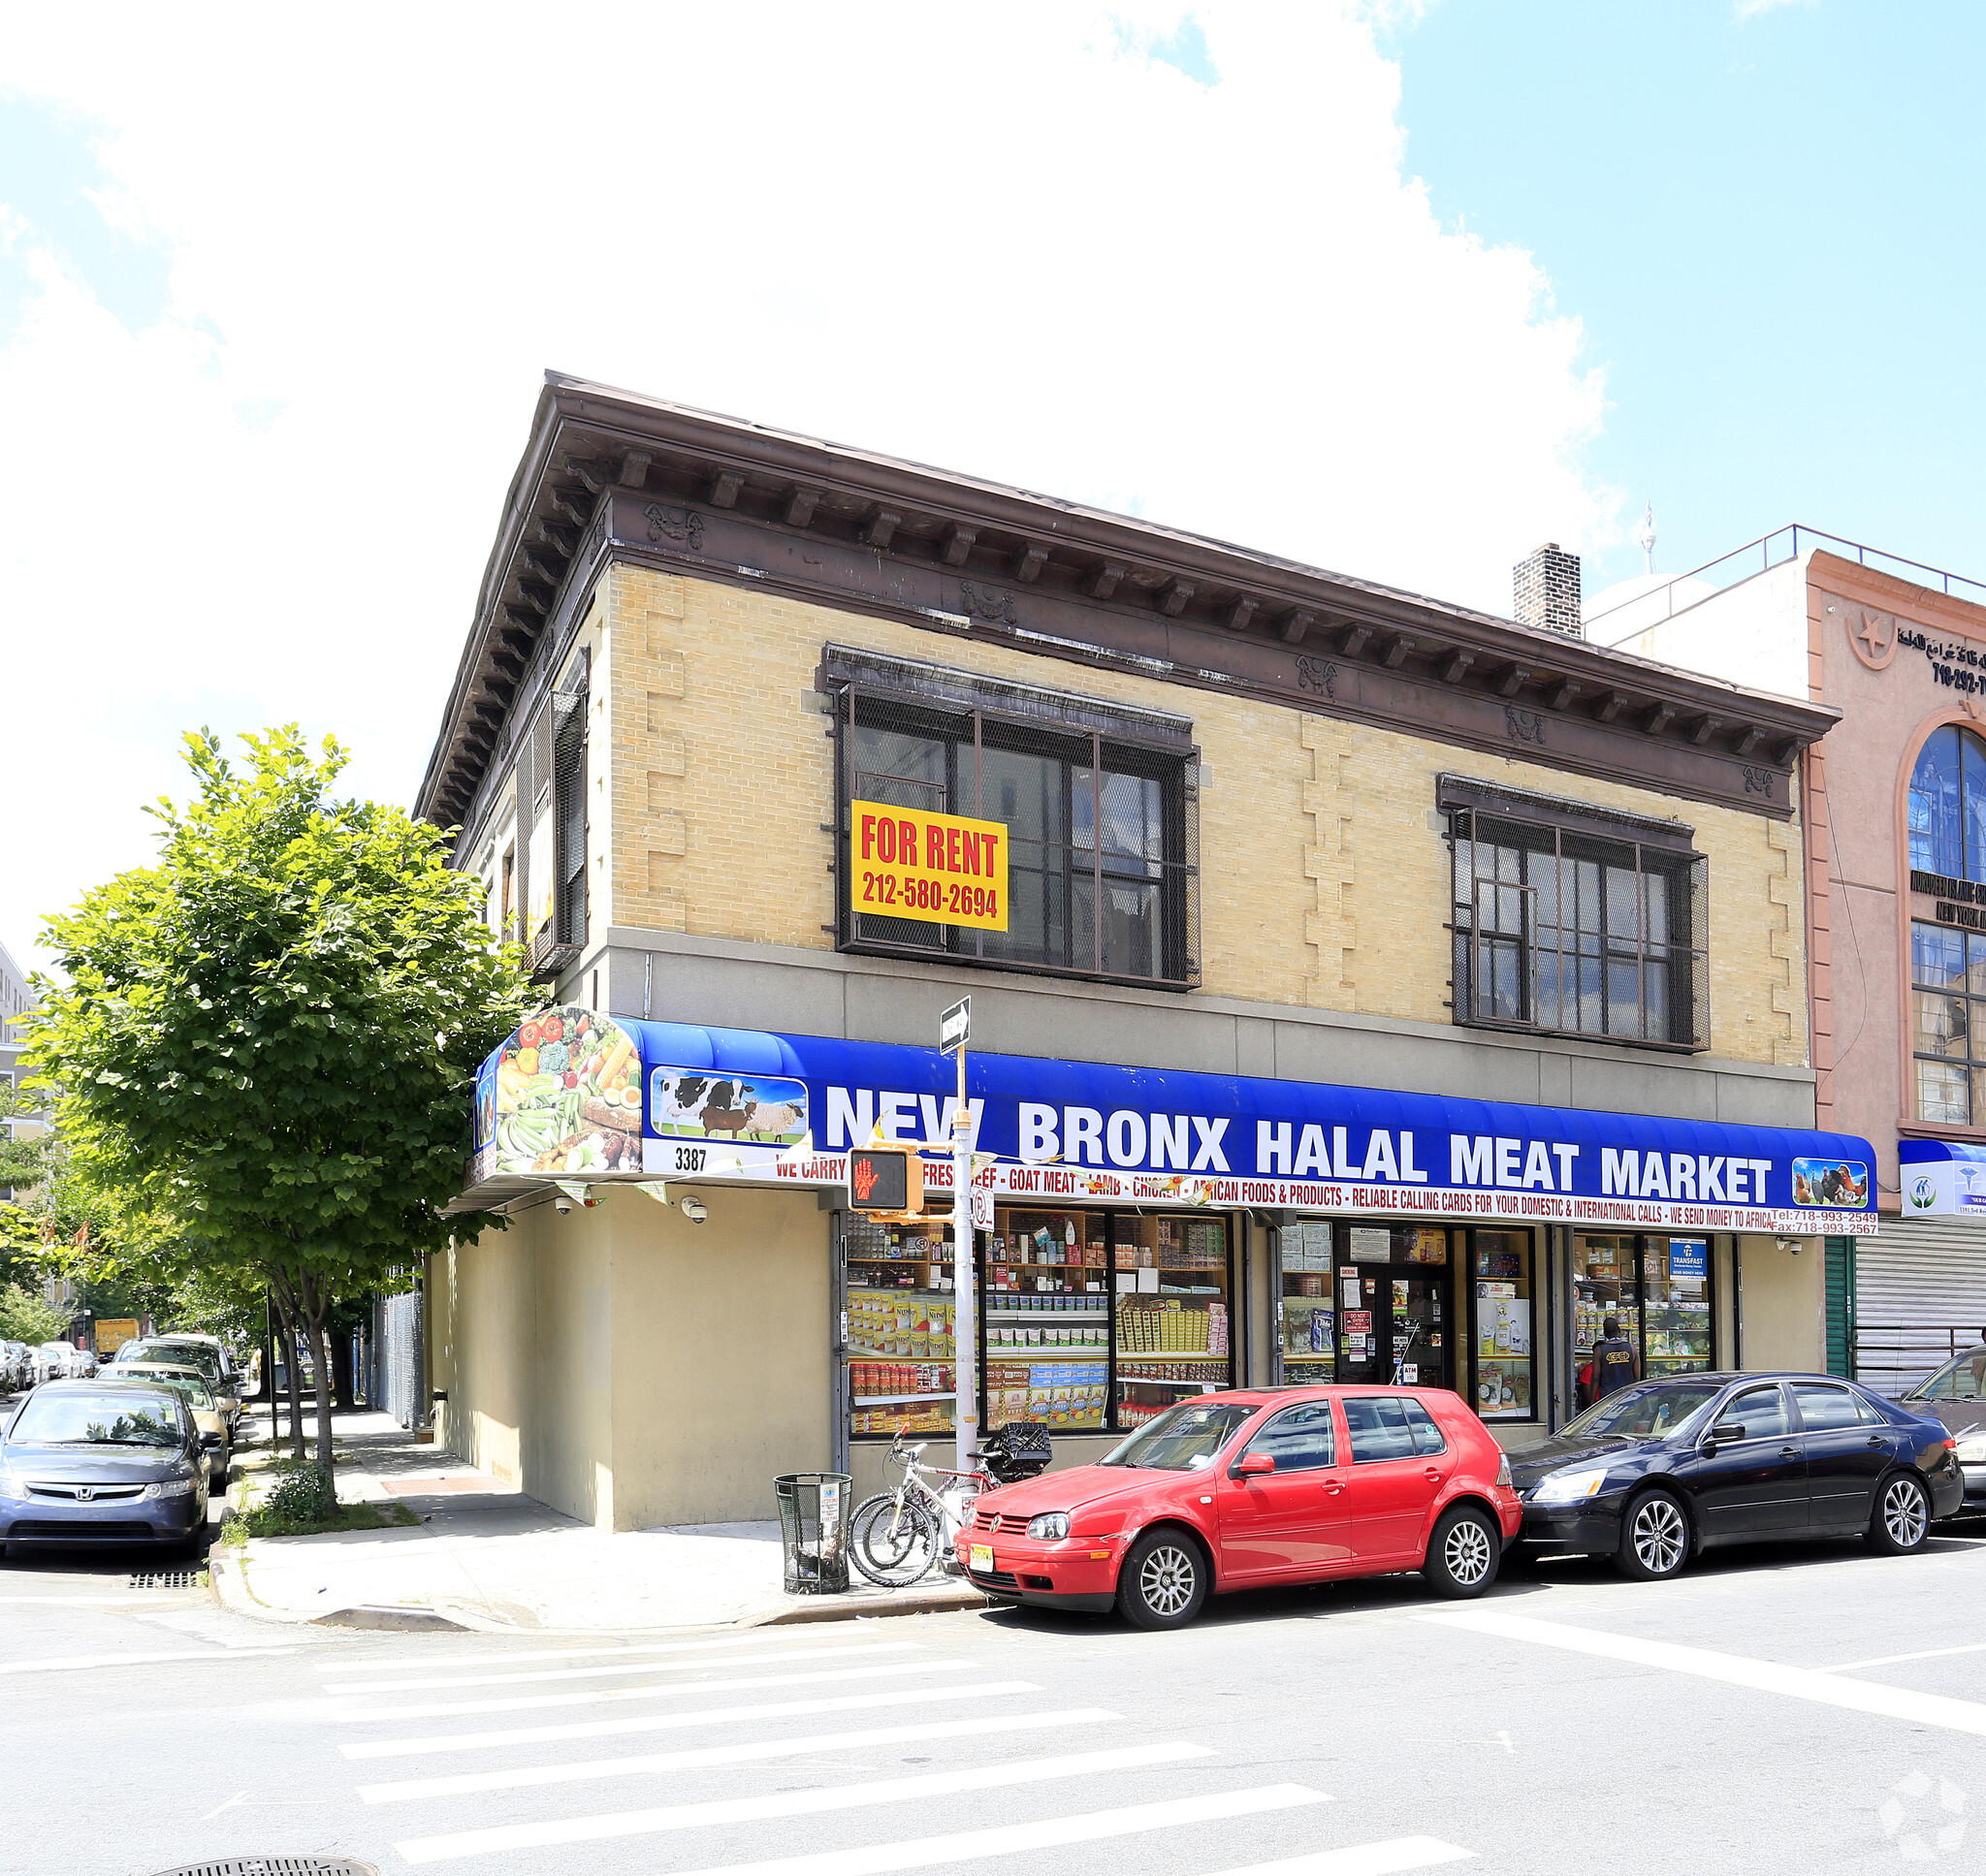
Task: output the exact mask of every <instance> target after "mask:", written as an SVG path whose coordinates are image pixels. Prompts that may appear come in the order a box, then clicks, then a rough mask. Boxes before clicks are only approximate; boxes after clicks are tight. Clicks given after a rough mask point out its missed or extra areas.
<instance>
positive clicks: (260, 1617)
mask: <svg viewBox="0 0 1986 1876" xmlns="http://www.w3.org/2000/svg"><path fill="white" fill-rule="evenodd" d="M217 1549H218V1546H216V1551H217ZM247 1565H248V1559H247V1558H246V1557H245V1556H234V1555H229V1556H225V1557H224V1556H221V1555H218V1554H214V1553H210V1554H209V1556H208V1571H207V1588H208V1595H209V1596H210V1597H211V1598H212V1599H213V1601H214V1602H215V1604H216V1605H218V1606H220V1607H221V1608H224V1609H227V1610H228V1611H230V1612H231V1613H232V1614H235V1615H245V1616H248V1617H251V1618H252V1619H253V1620H255V1621H258V1622H269V1623H273V1624H274V1625H276V1626H277V1627H280V1628H291V1629H295V1628H336V1629H371V1630H380V1631H394V1632H398V1633H402V1634H410V1633H417V1632H421V1631H433V1632H437V1633H450V1634H459V1635H469V1634H489V1635H537V1636H573V1635H585V1636H595V1635H609V1634H611V1635H680V1634H686V1633H689V1632H693V1631H696V1630H704V1629H709V1630H722V1629H769V1628H783V1627H787V1626H790V1625H793V1624H797V1623H812V1622H867V1621H873V1620H875V1619H876V1618H878V1617H880V1616H887V1615H945V1614H950V1613H952V1612H954V1611H956V1610H960V1609H985V1608H991V1607H993V1606H994V1602H993V1599H992V1598H991V1597H988V1596H984V1595H981V1594H980V1592H979V1591H977V1590H976V1589H969V1588H967V1587H965V1586H964V1585H962V1584H960V1585H952V1586H946V1587H934V1588H932V1589H930V1590H927V1591H923V1592H914V1591H913V1592H912V1593H910V1594H906V1595H898V1596H889V1597H876V1598H873V1599H871V1598H868V1597H859V1596H848V1597H841V1596H821V1597H811V1596H810V1597H793V1598H791V1599H789V1600H788V1602H787V1604H786V1605H785V1606H782V1607H776V1608H769V1609H759V1610H755V1611H753V1613H751V1614H749V1615H738V1616H732V1617H730V1618H729V1619H728V1620H720V1621H714V1622H671V1623H665V1624H664V1623H645V1624H635V1623H629V1624H626V1625H623V1626H617V1627H615V1628H613V1629H611V1630H608V1629H558V1628H550V1627H546V1628H534V1629H527V1628H523V1627H520V1626H519V1624H517V1623H516V1622H513V1621H510V1620H507V1619H506V1618H504V1617H503V1616H500V1615H498V1614H497V1613H495V1612H494V1611H493V1610H490V1609H486V1608H483V1607H480V1606H467V1605H464V1604H459V1603H451V1604H450V1605H449V1606H448V1610H447V1612H446V1613H445V1614H444V1613H443V1612H442V1610H440V1609H438V1608H433V1607H432V1606H428V1605H425V1604H376V1603H375V1604H359V1605H356V1606H347V1607H341V1608H334V1609H328V1610H326V1611H324V1612H323V1613H321V1614H315V1613H306V1612H304V1610H301V1609H278V1608H272V1607H271V1606H269V1605H268V1604H267V1603H265V1602H264V1601H263V1600H262V1599H261V1598H260V1597H259V1596H257V1595H256V1593H255V1590H254V1587H253V1585H252V1584H251V1583H250V1582H249V1580H248V1568H247Z"/></svg>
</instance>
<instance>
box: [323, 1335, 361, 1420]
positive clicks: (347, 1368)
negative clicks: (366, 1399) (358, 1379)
mask: <svg viewBox="0 0 1986 1876" xmlns="http://www.w3.org/2000/svg"><path fill="white" fill-rule="evenodd" d="M329 1333H330V1335H331V1373H332V1379H333V1380H334V1381H335V1382H336V1383H337V1404H338V1406H339V1407H340V1408H341V1409H343V1411H344V1412H346V1413H347V1414H349V1413H350V1412H351V1411H352V1410H353V1409H354V1408H356V1407H357V1406H358V1404H359V1403H358V1402H357V1401H356V1400H355V1399H354V1398H353V1396H352V1338H351V1336H350V1334H349V1333H348V1332H346V1331H344V1330H332V1331H329Z"/></svg>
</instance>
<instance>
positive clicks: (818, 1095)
mask: <svg viewBox="0 0 1986 1876" xmlns="http://www.w3.org/2000/svg"><path fill="white" fill-rule="evenodd" d="M538 1020H539V1023H540V1024H541V1025H545V1024H547V1023H548V1022H549V1021H550V1020H558V1021H559V1022H560V1027H561V1041H557V1042H554V1043H552V1044H551V1045H550V1047H549V1049H548V1050H547V1052H546V1053H547V1054H548V1055H549V1054H550V1052H551V1051H553V1050H559V1051H563V1048H564V1041H563V1038H564V1037H565V1036H566V1035H567V1034H569V1032H570V1031H571V1030H573V1029H575V1028H584V1029H586V1030H587V1032H588V1034H589V1035H590V1036H591V1037H592V1038H593V1039H592V1040H591V1041H583V1042H581V1043H579V1044H576V1045H575V1047H577V1048H580V1049H584V1050H588V1051H593V1053H592V1054H584V1055H575V1056H574V1058H573V1059H574V1060H575V1061H577V1062H580V1063H582V1064H584V1063H586V1062H590V1061H597V1060H600V1059H602V1058H605V1057H607V1055H608V1050H609V1044H608V1042H607V1039H606V1038H607V1036H608V1035H610V1034H611V1035H612V1036H613V1037H614V1038H616V1040H615V1041H614V1042H613V1043H612V1045H611V1047H612V1049H613V1051H614V1055H613V1065H614V1072H615V1074H616V1076H631V1073H632V1070H631V1068H630V1067H629V1066H628V1062H629V1061H631V1059H633V1058H638V1060H639V1064H640V1075H641V1096H642V1097H641V1101H640V1127H641V1137H640V1150H639V1157H640V1162H641V1163H640V1168H639V1170H640V1171H642V1172H643V1173H645V1174H647V1175H648V1176H650V1177H654V1176H657V1175H659V1176H662V1177H679V1178H680V1177H695V1176H699V1175H705V1174H708V1173H710V1172H712V1171H721V1172H722V1173H724V1174H726V1175H729V1176H751V1175H752V1174H753V1172H754V1171H755V1170H764V1171H765V1172H766V1173H767V1174H768V1176H774V1175H776V1176H780V1177H785V1178H788V1179H797V1180H799V1181H800V1182H801V1183H809V1184H836V1183H840V1181H839V1180H838V1179H837V1178H836V1176H835V1166H834V1163H833V1161H834V1160H835V1156H837V1155H845V1154H846V1152H847V1151H848V1149H849V1147H850V1146H860V1145H863V1144H866V1143H867V1142H868V1141H869V1140H870V1139H871V1138H872V1137H873V1136H874V1134H875V1133H876V1131H877V1130H878V1129H881V1131H882V1132H883V1133H885V1134H886V1135H887V1136H888V1137H890V1138H893V1139H896V1140H900V1141H905V1142H909V1143H916V1144H920V1145H923V1146H925V1147H927V1148H929V1149H930V1150H931V1151H932V1152H933V1153H934V1154H936V1153H939V1152H941V1151H945V1150H948V1147H949V1142H950V1137H951V1110H952V1108H953V1106H954V1105H955V1099H956V1086H957V1080H956V1069H955V1067H954V1065H953V1063H952V1061H951V1059H950V1058H949V1057H947V1056H944V1055H941V1054H940V1053H939V1052H938V1051H937V1050H936V1049H918V1048H911V1047H905V1046H901V1045H896V1044H890V1043H881V1042H849V1041H842V1040H838V1039H835V1038H832V1037H826V1036H810V1035H790V1034H782V1033H777V1032H772V1031H765V1030H737V1029H719V1028H711V1027H704V1026H700V1025H693V1024H683V1023H647V1022H636V1021H629V1020H626V1019H618V1020H617V1019H609V1018H603V1017H600V1016H598V1015H597V1014H594V1013H591V1012H585V1011H581V1010H576V1009H574V1010H568V1011H563V1012H551V1013H548V1018H546V1019H538ZM531 1029H532V1026H531V1025H527V1026H526V1028H525V1030H523V1031H520V1032H519V1035H518V1036H514V1037H512V1038H511V1041H510V1042H508V1043H506V1044H505V1046H504V1048H503V1049H501V1050H498V1051H497V1053H496V1054H495V1055H493V1056H492V1057H491V1059H490V1062H489V1063H487V1064H486V1065H485V1067H484V1075H483V1082H482V1083H481V1084H479V1095H480V1096H481V1098H479V1103H478V1106H479V1116H478V1129H477V1146H478V1150H479V1173H480V1172H482V1171H484V1170H488V1171H491V1172H496V1171H506V1172H511V1171H523V1170H526V1169H527V1168H526V1167H525V1166H524V1165H521V1164H517V1163H515V1161H516V1159H517V1157H518V1156H519V1155H520V1154H522V1152H523V1150H524V1149H525V1148H526V1147H530V1146H536V1145H538V1144H539V1143H540V1142H545V1141H547V1140H548V1138H549V1134H548V1129H546V1128H545V1127H542V1126H539V1127H535V1128H532V1129H525V1130H523V1131H522V1132H520V1131H518V1130H516V1125H517V1124H516V1121H515V1120H514V1119H512V1120H511V1121H510V1122H509V1123H508V1125H509V1127H510V1128H511V1129H512V1130H511V1131H510V1132H509V1134H508V1138H507V1142H499V1140H498V1138H497V1134H498V1131H499V1127H500V1126H501V1125H503V1124H504V1123H505V1114H506V1112H510V1113H512V1114H514V1113H515V1112H516V1111H517V1103H518V1102H521V1101H526V1100H527V1097H528V1098H529V1099H530V1100H543V1099H546V1098H551V1095H550V1093H548V1091H547V1090H546V1089H545V1088H544V1087H543V1084H544V1083H546V1082H547V1081H548V1080H550V1079H554V1078H556V1079H558V1080H560V1081H561V1082H562V1081H563V1080H564V1079H565V1075H569V1074H570V1073H571V1072H572V1070H571V1069H569V1068H568V1069H566V1070H565V1075H559V1076H557V1077H552V1076H548V1075H547V1073H546V1072H545V1070H544V1068H543V1067H542V1066H541V1065H540V1063H539V1060H538V1052H536V1051H532V1052H530V1053H529V1054H528V1055H527V1054H526V1053H525V1052H524V1050H523V1048H522V1046H521V1044H520V1038H521V1037H522V1036H524V1035H526V1034H527V1033H530V1032H531ZM622 1037H625V1045H626V1046H625V1047H624V1046H623V1044H622V1042H621V1041H620V1039H619V1038H622ZM556 1059H557V1060H558V1061H559V1062H560V1063H561V1067H563V1065H564V1064H565V1061H566V1056H565V1054H564V1053H562V1052H561V1053H560V1054H559V1055H558V1056H557V1058H556ZM527 1063H528V1064H529V1067H530V1069H531V1070H532V1073H530V1074H529V1075H527V1074H525V1073H524V1072H522V1067H521V1065H523V1064H527ZM499 1076H500V1085H499ZM520 1091H523V1092H520ZM631 1091H632V1083H631V1080H630V1081H629V1082H628V1085H627V1086H626V1087H625V1088H624V1089H621V1090H619V1091H613V1090H610V1091H608V1092H609V1093H610V1094H613V1093H616V1092H618V1093H619V1094H620V1096H621V1098H622V1099H623V1100H628V1099H630V1098H631ZM583 1093H584V1090H582V1089H566V1088H561V1089H560V1090H559V1091H557V1095H556V1098H557V1099H558V1100H559V1101H561V1102H562V1103H563V1107H562V1108H561V1113H562V1114H564V1115H568V1116H574V1117H575V1119H574V1126H575V1127H576V1128H578V1129H584V1126H585V1124H586V1122H587V1119H588V1117H589V1116H593V1117H594V1118H595V1119H597V1117H598V1116H599V1115H600V1114H602V1113H604V1114H605V1115H606V1116H607V1117H608V1119H609V1120H610V1121H612V1122H613V1123H614V1125H617V1126H622V1127H625V1128H626V1129H630V1130H631V1129H632V1126H633V1115H632V1112H631V1111H627V1112H626V1114H625V1119H622V1118H620V1116H621V1113H622V1110H621V1109H620V1108H618V1107H616V1106H614V1105H611V1104H610V1105H608V1106H607V1107H605V1108H602V1107H601V1106H599V1105H598V1103H589V1102H587V1101H586V1100H584V1099H581V1100H578V1101H575V1098H574V1097H575V1096H576V1095H582V1094H583ZM506 1096H507V1097H509V1098H510V1099H511V1101H512V1108H511V1109H510V1110H505V1109H504V1107H503V1101H504V1099H505V1098H506ZM967 1097H968V1099H969V1101H970V1103H971V1105H972V1110H973V1119H974V1147H975V1151H976V1153H977V1154H978V1155H980V1156H986V1158H985V1160H983V1161H981V1163H982V1165H984V1167H985V1171H984V1173H983V1175H982V1176H978V1177H981V1178H982V1182H983V1183H985V1184H986V1185H988V1186H989V1187H990V1188H991V1189H992V1190H993V1191H996V1192H1001V1193H1005V1194H1007V1195H1009V1196H1016V1197H1017V1196H1023V1195H1033V1196H1041V1197H1053V1198H1057V1199H1063V1200H1067V1199H1070V1198H1077V1197H1097V1198H1105V1199H1107V1198H1112V1197H1114V1198H1117V1199H1119V1200H1123V1201H1128V1202H1133V1203H1152V1204H1166V1203H1198V1204H1207V1203H1212V1204H1222V1205H1246V1206H1256V1207H1265V1208H1270V1209H1277V1208H1295V1209H1300V1210H1319V1211H1356V1212H1376V1213H1382V1214H1384V1213H1393V1214H1397V1215H1401V1216H1403V1217H1408V1216H1416V1215H1418V1216H1421V1217H1434V1216H1441V1217H1452V1216H1457V1215H1484V1216H1489V1217H1526V1218H1540V1219H1564V1220H1567V1221H1571V1222H1578V1223H1583V1224H1591V1225H1594V1226H1595V1227H1597V1228H1607V1227H1609V1226H1612V1227H1615V1228H1634V1227H1637V1226H1642V1227H1657V1228H1670V1227H1677V1228H1684V1229H1709V1230H1717V1229H1723V1230H1756V1231H1777V1232H1792V1233H1819V1232H1844V1233H1852V1234H1856V1235H1869V1234H1873V1232H1874V1223H1875V1202H1874V1201H1875V1179H1874V1170H1875V1156H1874V1152H1873V1151H1872V1149H1871V1148H1870V1145H1869V1143H1868V1142H1867V1141H1866V1140H1862V1139H1859V1138H1857V1137H1855V1136H1853V1135H1851V1134H1841V1133H1821V1132H1814V1131H1807V1130H1803V1129H1790V1128H1760V1127H1734V1126H1726V1125H1723V1124H1720V1123H1716V1122H1709V1121H1684V1120H1671V1119H1664V1118H1658V1117H1655V1116H1650V1115H1642V1114H1618V1113H1602V1112H1594V1111H1590V1110H1586V1109H1579V1108H1558V1107H1542V1106H1528V1105H1523V1104H1521V1103H1517V1102H1508V1101H1483V1100H1471V1099H1466V1098H1462V1097H1452V1096H1443V1095H1424V1094H1406V1093H1400V1092H1397V1091H1393V1090H1388V1089H1372V1088H1353V1087H1343V1086H1337V1085H1334V1084H1329V1083H1319V1082H1293V1081H1275V1080H1268V1079H1264V1078H1258V1077H1254V1076H1247V1075H1224V1074H1205V1073H1197V1072H1190V1071H1185V1070H1175V1069H1153V1068H1135V1067H1124V1066H1119V1065H1112V1064H1105V1063H1086V1062H1063V1061H1049V1060H1043V1059H1041V1058H1037V1057H1030V1056H1007V1055H994V1054H988V1053H975V1054H972V1055H971V1056H970V1057H969V1059H968V1071H967ZM526 1111H527V1112H528V1111H529V1110H528V1108H527V1110H526ZM558 1125H559V1124H558V1123H554V1124H553V1127H552V1129H551V1130H552V1131H556V1129H557V1126H558ZM581 1137H584V1135H583V1133H582V1135H581ZM598 1137H600V1138H601V1139H603V1140H604V1141H605V1142H606V1144H605V1145H604V1146H603V1147H602V1148H601V1149H600V1152H601V1153H602V1154H603V1155H604V1156H605V1157H606V1158H607V1159H608V1161H609V1163H608V1164H607V1165H606V1166H604V1167H594V1166H590V1165H587V1164H579V1165H564V1166H560V1167H552V1168H548V1167H547V1166H545V1165H544V1164H542V1163H539V1162H540V1161H543V1160H544V1159H545V1158H546V1153H547V1151H550V1152H551V1153H552V1154H553V1155H554V1156H555V1157H556V1155H557V1152H558V1142H557V1141H552V1142H551V1143H550V1146H549V1148H548V1149H541V1150H540V1151H539V1152H538V1153H536V1154H535V1155H534V1156H533V1159H532V1164H531V1165H530V1167H529V1169H530V1170H536V1171H546V1170H548V1169H549V1170H559V1171H563V1172H565V1173H567V1174H571V1173H576V1172H580V1173H583V1172H589V1171H605V1172H608V1173H611V1172H615V1171H620V1172H627V1171H631V1170H633V1169H634V1168H632V1167H631V1166H630V1165H629V1163H628V1161H630V1159H631V1158H632V1155H633V1143H632V1140H631V1138H629V1139H625V1140H624V1139H623V1138H622V1137H621V1136H618V1135H616V1134H614V1133H613V1132H612V1129H611V1128H605V1127H603V1128H602V1129H600V1131H599V1133H598ZM796 1149H797V1150H799V1151H798V1152H797V1153H796ZM588 1151H589V1152H591V1151H592V1150H591V1149H588ZM583 1157H584V1156H583ZM938 1170H939V1169H938V1168H937V1167H936V1166H935V1165H934V1171H938ZM1982 1170H1986V1168H1982ZM938 1183H939V1184H940V1185H941V1186H942V1184H943V1183H944V1181H943V1176H942V1174H941V1176H940V1177H939V1179H938Z"/></svg>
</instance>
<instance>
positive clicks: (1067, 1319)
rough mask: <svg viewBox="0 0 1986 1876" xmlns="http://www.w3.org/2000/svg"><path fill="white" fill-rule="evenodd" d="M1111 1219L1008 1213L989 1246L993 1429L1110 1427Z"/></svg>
mask: <svg viewBox="0 0 1986 1876" xmlns="http://www.w3.org/2000/svg"><path fill="white" fill-rule="evenodd" d="M1107 1248H1108V1240H1107V1236H1106V1230H1105V1215H1104V1214H1102V1213H1096V1212H1029V1211H1020V1210H1011V1211H1009V1210H1000V1211H996V1212H995V1213H994V1215H993V1235H992V1237H991V1238H990V1239H989V1240H987V1241H986V1245H985V1265H984V1268H985V1293H984V1297H983V1299H982V1300H983V1303H984V1310H983V1314H984V1318H985V1336H986V1344H985V1347H986V1354H985V1378H986V1380H985V1386H986V1415H985V1424H986V1425H987V1426H989V1427H995V1426H1004V1425H1006V1424H1007V1423H1008V1422H1009V1420H1036V1421H1039V1422H1040V1423H1041V1425H1043V1426H1045V1427H1048V1428H1049V1429H1050V1430H1051V1431H1053V1432H1057V1433H1059V1432H1063V1431H1065V1430H1066V1431H1069V1432H1079V1431H1082V1430H1083V1429H1086V1428H1088V1429H1100V1428H1102V1426H1103V1425H1104V1416H1105V1406H1106V1403H1107V1400H1108V1395H1109V1380H1110V1315H1109V1303H1110V1298H1109V1294H1108V1291H1107V1289H1106V1288H1105V1282H1106V1279H1107V1275H1108V1272H1107V1269H1106V1256H1107Z"/></svg>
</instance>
